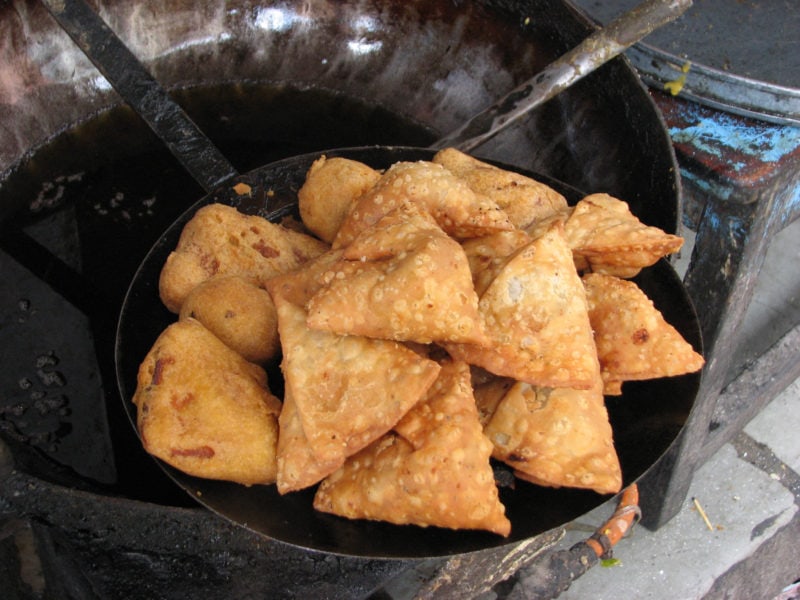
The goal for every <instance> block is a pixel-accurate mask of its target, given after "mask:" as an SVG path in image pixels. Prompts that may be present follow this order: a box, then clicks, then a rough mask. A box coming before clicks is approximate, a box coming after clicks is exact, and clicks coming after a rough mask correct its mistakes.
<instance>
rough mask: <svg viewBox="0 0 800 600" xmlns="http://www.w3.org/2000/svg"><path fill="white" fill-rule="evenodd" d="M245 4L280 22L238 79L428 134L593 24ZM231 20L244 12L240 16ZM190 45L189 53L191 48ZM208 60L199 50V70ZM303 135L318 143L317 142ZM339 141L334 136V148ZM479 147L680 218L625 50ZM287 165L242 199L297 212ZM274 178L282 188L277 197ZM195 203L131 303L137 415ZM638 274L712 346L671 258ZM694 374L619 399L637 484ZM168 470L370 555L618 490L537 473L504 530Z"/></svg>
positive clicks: (332, 545)
mask: <svg viewBox="0 0 800 600" xmlns="http://www.w3.org/2000/svg"><path fill="white" fill-rule="evenodd" d="M237 10H241V11H242V12H241V13H237V15H238V14H244V12H245V11H251V13H250V14H251V20H250V21H248V24H250V25H253V26H255V24H256V23H258V24H259V26H261V25H263V26H264V27H265V29H268V30H269V31H268V35H266V36H265V37H266V38H267V39H268V44H267V45H266V46H264V47H259V49H258V50H257V51H256V53H255V54H257V53H258V52H262V53H263V55H264V56H267V57H269V58H270V59H272V60H271V61H265V65H266V66H265V67H264V72H263V73H260V74H258V75H257V76H256V75H254V73H256V72H257V70H258V69H256V68H255V67H254V66H253V65H254V63H256V62H257V58H256V57H255V55H254V54H244V53H242V54H240V55H238V58H239V63H237V64H233V65H229V66H228V68H229V69H230V75H229V77H230V78H233V79H241V78H240V77H237V74H241V73H246V74H247V75H245V76H243V77H244V78H246V77H247V76H250V77H253V76H256V77H261V78H263V79H264V80H267V81H277V82H286V81H288V82H290V83H291V84H292V85H295V86H297V87H298V88H301V89H302V88H303V87H304V86H308V87H314V86H319V87H320V88H324V89H329V90H333V91H335V92H337V93H342V94H344V95H348V96H351V97H357V98H359V99H360V100H364V101H366V102H371V103H373V104H375V105H379V106H381V107H383V108H385V109H386V110H389V111H391V112H395V113H398V114H402V115H403V116H405V117H406V118H408V119H411V120H414V121H415V122H416V123H418V124H420V125H421V126H423V127H427V128H428V129H429V130H430V132H431V135H430V138H429V139H428V140H416V143H420V142H425V141H430V140H433V139H435V138H436V137H437V134H438V133H440V132H443V131H449V130H451V129H452V128H453V127H455V126H456V125H458V124H459V123H461V122H463V121H465V120H466V119H467V118H468V117H470V116H472V115H473V114H475V113H476V112H477V111H478V110H479V109H480V108H482V107H483V106H484V105H485V104H486V103H487V102H486V101H487V100H492V99H494V98H496V97H498V96H499V95H500V94H501V93H504V92H505V91H507V90H508V89H510V88H512V87H513V85H514V84H515V83H517V82H518V81H521V80H523V79H525V78H527V77H529V76H530V75H531V73H532V72H536V71H537V70H538V68H540V67H541V66H542V65H544V64H545V63H547V62H549V61H550V60H552V58H553V57H554V56H556V55H558V54H561V53H562V52H563V51H565V50H566V49H568V48H569V47H571V46H573V45H574V44H575V43H576V41H577V40H579V39H580V38H582V37H583V36H584V35H585V34H586V32H587V31H588V29H587V26H586V24H585V23H584V22H583V21H581V20H580V19H579V18H578V17H577V16H576V15H575V13H574V12H573V11H572V10H571V9H570V8H569V7H568V6H566V5H562V4H554V3H552V2H524V3H523V2H520V3H514V2H476V3H452V2H448V1H443V2H425V3H404V2H399V3H391V2H385V3H369V4H366V3H361V2H330V3H329V2H313V3H310V4H309V3H291V2H287V3H282V4H280V5H274V6H257V5H250V4H247V3H243V6H242V7H239V8H237ZM270 10H273V11H276V12H274V13H270V12H269V11H270ZM230 18H231V19H234V16H233V13H231V16H230ZM270 19H272V20H270ZM122 21H123V22H124V19H123V20H122ZM278 21H280V23H279V22H278ZM252 35H254V36H255V35H256V34H252ZM224 44H225V42H221V43H220V45H221V46H224ZM270 44H271V45H270ZM245 45H246V44H245ZM178 46H179V49H178V52H183V51H185V50H186V48H188V47H190V46H180V44H179V45H178ZM348 48H349V50H348ZM354 48H360V49H361V50H355V49H354ZM362 51H363V53H361V54H359V52H362ZM234 55H236V54H234ZM216 58H217V56H216V55H214V56H212V57H211V59H210V61H209V62H213V61H214V60H215V59H216ZM159 60H162V61H163V64H156V67H159V69H157V70H160V72H163V73H166V74H167V75H169V76H170V77H172V78H175V72H173V71H171V70H170V68H169V57H166V58H163V57H162V58H161V59H159ZM156 62H158V61H156ZM203 68H204V66H203V64H202V61H198V69H199V70H202V69H203ZM177 79H180V77H178V78H177ZM223 79H224V77H223ZM298 118H302V115H299V116H298ZM331 118H335V115H331ZM209 122H210V123H211V127H210V128H209V129H211V130H214V132H215V133H219V135H220V136H221V137H224V136H225V131H224V129H225V127H224V125H221V124H220V123H219V122H216V121H215V120H214V119H213V118H211V119H209ZM314 135H320V139H324V137H325V132H324V131H323V132H317V131H313V132H308V136H309V137H313V136H314ZM351 141H352V140H348V139H344V140H342V142H343V143H349V142H351ZM368 141H370V142H373V143H391V142H392V141H394V140H392V139H385V138H382V132H381V131H380V130H379V128H378V129H377V130H376V132H375V133H374V134H373V137H372V138H371V139H369V140H368ZM305 142H306V145H312V146H313V140H312V141H311V142H309V141H308V140H305ZM331 145H334V144H331V143H330V142H329V141H326V143H325V144H324V146H322V147H328V146H331ZM355 152H356V154H354V155H352V156H354V157H356V158H359V159H360V160H364V161H365V162H368V163H370V164H373V165H374V166H376V167H385V166H388V164H389V163H391V162H394V161H396V160H399V159H401V158H402V159H408V158H411V157H424V156H426V154H425V153H424V152H423V153H422V154H420V153H419V152H420V151H417V150H414V151H409V150H407V149H404V148H388V149H384V150H382V151H380V152H378V153H374V152H373V149H372V148H366V149H364V150H356V151H355ZM408 152H412V154H411V155H409V154H408ZM329 154H330V153H329ZM480 154H482V155H484V156H487V157H491V158H494V159H500V160H503V161H505V162H506V163H509V164H512V165H515V166H516V167H517V168H522V169H530V170H533V171H536V172H537V173H541V174H543V175H541V176H540V175H537V176H540V177H542V178H546V180H547V181H549V182H550V183H551V184H552V185H554V186H555V187H558V188H560V189H562V191H563V192H564V193H565V194H566V195H567V196H569V197H570V198H571V199H573V200H574V199H576V193H577V192H575V191H574V189H575V188H577V189H580V190H584V191H608V192H610V193H613V194H615V195H617V196H619V197H622V198H624V199H626V200H627V201H629V202H630V204H631V206H632V208H633V210H634V212H636V213H637V214H638V215H639V216H640V217H641V218H642V219H643V220H644V221H646V222H648V223H651V224H654V225H657V226H659V227H661V228H663V229H665V230H667V231H670V232H673V231H675V230H676V229H677V221H678V215H679V214H680V206H679V191H678V189H679V188H678V183H677V170H676V166H675V162H674V158H673V156H672V153H671V148H670V144H669V139H668V136H667V135H666V132H665V131H664V128H663V124H662V122H661V120H660V118H659V116H658V114H657V112H656V111H655V109H654V107H653V105H652V103H651V101H650V99H649V97H648V96H647V93H646V91H645V90H644V88H643V87H642V86H641V84H640V83H639V81H638V79H637V78H636V77H635V75H634V74H633V73H632V71H631V70H630V68H629V67H628V66H627V65H626V64H625V63H624V62H623V61H621V60H620V61H615V63H614V64H610V65H608V66H607V67H604V68H603V69H601V70H600V71H598V73H596V74H595V75H594V76H591V77H589V78H587V79H586V80H585V81H584V82H582V83H580V84H578V85H577V86H575V87H574V88H572V89H570V90H569V91H567V92H565V93H564V94H562V95H560V96H559V97H558V98H557V99H556V100H554V101H552V102H550V103H548V104H547V105H546V106H544V107H542V108H541V109H539V110H537V111H535V112H534V113H533V114H531V115H530V118H529V119H527V120H526V121H525V123H524V124H523V125H520V126H518V127H515V128H513V129H511V130H509V131H507V132H506V133H504V134H503V135H501V136H498V138H496V139H495V140H493V141H492V142H490V143H488V144H487V145H486V146H484V147H482V148H481V152H480ZM313 156H316V154H314V155H312V156H309V157H308V158H307V160H308V161H309V163H310V160H311V159H312V157H313ZM293 173H295V174H296V173H297V171H296V170H293ZM544 174H546V175H544ZM285 175H286V173H282V172H281V163H280V162H278V163H274V164H271V165H269V166H268V167H266V168H263V169H262V168H260V169H257V170H256V171H253V172H250V173H248V174H246V175H243V176H241V179H242V180H244V181H247V182H249V183H250V184H251V185H252V186H253V188H254V190H255V194H254V197H255V199H256V202H255V203H253V204H248V205H243V204H240V206H239V208H240V209H241V210H243V211H246V212H259V213H260V214H263V215H265V216H271V215H272V214H273V211H274V210H290V208H283V209H281V208H280V206H281V204H283V203H290V202H291V201H292V200H293V199H294V193H295V192H296V189H297V187H298V186H299V181H298V180H297V179H296V177H295V178H288V177H286V176H285ZM548 176H549V177H548ZM550 178H553V179H550ZM560 181H564V182H568V183H569V184H570V185H571V186H575V188H570V187H568V186H567V185H566V184H562V183H559V182H560ZM229 183H232V182H229ZM268 188H269V189H272V190H275V191H276V194H275V197H274V198H271V199H270V201H269V203H266V202H265V194H264V190H266V189H268ZM212 200H214V201H221V202H228V203H240V199H238V198H234V197H231V195H230V192H229V186H224V187H222V188H220V189H219V190H217V191H215V192H214V193H212V195H211V196H209V197H207V198H206V199H205V200H203V202H209V201H212ZM195 208H196V207H193V208H190V209H189V210H188V211H187V212H186V213H185V214H184V216H183V217H181V218H180V219H179V220H178V221H177V222H176V223H175V224H174V225H173V226H172V227H171V228H170V229H169V230H168V231H167V232H166V233H165V234H164V235H163V236H162V237H161V238H160V239H159V241H158V243H157V244H156V245H155V246H154V248H153V250H152V251H151V252H150V254H148V255H147V257H146V258H145V260H144V262H143V263H142V266H141V268H140V270H139V271H138V272H137V273H136V274H135V276H134V279H133V283H132V285H131V288H130V291H129V293H128V295H127V298H126V301H125V304H124V306H123V308H122V312H121V317H120V322H119V330H118V341H117V348H116V351H117V367H118V374H119V383H120V391H121V392H122V395H123V399H124V401H125V403H126V404H125V406H126V410H128V411H131V410H132V407H131V406H130V403H129V399H130V397H131V395H132V393H133V389H134V388H133V386H134V385H135V384H134V378H135V372H136V368H137V367H138V364H139V362H140V361H141V360H142V358H143V357H144V354H145V353H146V351H147V349H149V347H150V345H151V344H152V342H153V341H154V340H155V337H156V336H157V335H158V333H159V332H160V331H161V330H162V329H163V328H164V327H165V326H166V324H167V323H168V322H170V321H171V319H172V318H173V317H172V316H171V315H169V314H168V313H166V311H165V309H163V307H161V305H160V303H159V302H158V297H157V293H156V290H155V286H156V284H157V274H158V270H160V267H161V264H163V259H164V258H165V257H166V253H167V252H168V251H169V250H170V249H172V247H174V244H175V242H176V240H177V235H178V233H179V231H180V227H182V225H183V224H184V223H185V222H186V220H188V218H189V217H190V215H191V214H192V213H193V211H194V209H195ZM640 285H642V287H643V288H644V289H645V290H646V291H647V292H648V294H649V295H650V296H651V297H652V298H653V299H654V300H655V302H656V304H657V305H658V306H659V308H661V309H662V310H663V311H664V313H665V316H666V317H667V319H668V320H670V322H672V323H673V324H675V325H676V326H677V327H678V329H679V330H680V331H681V332H682V333H683V334H684V336H686V337H687V339H689V341H690V342H692V343H693V344H695V346H696V347H699V336H698V333H697V328H696V324H695V319H694V315H693V311H692V308H691V305H690V303H689V301H688V299H687V298H686V296H685V294H684V293H683V289H682V286H681V284H680V281H679V279H678V278H677V277H676V276H675V274H674V272H673V271H672V270H671V268H670V267H669V266H668V265H667V264H666V263H665V262H662V263H659V265H657V266H656V267H654V268H652V269H650V270H648V271H647V272H645V273H644V274H643V275H642V276H641V278H640ZM696 384H697V377H696V376H687V377H683V378H677V379H671V380H664V381H656V382H648V383H642V384H626V388H625V395H624V396H623V397H622V398H620V399H614V400H610V401H609V410H610V413H611V416H612V421H613V425H614V429H615V434H616V439H617V444H618V448H619V452H620V456H621V459H622V463H623V471H624V475H625V481H626V483H629V482H631V481H634V480H636V479H637V478H638V477H640V476H641V474H642V473H644V472H645V471H646V470H647V469H648V468H649V467H651V466H652V465H653V464H654V463H655V462H656V461H657V460H658V458H659V457H660V456H661V455H662V454H663V452H664V451H665V450H666V448H667V447H668V446H669V445H670V443H672V441H673V440H674V439H675V437H676V435H677V433H678V432H679V431H680V428H681V426H682V425H683V422H684V421H685V418H686V416H687V414H688V411H689V408H690V407H691V404H692V400H693V396H694V391H695V389H696ZM165 469H167V470H168V471H169V473H170V475H171V476H172V477H173V478H174V479H175V480H176V481H177V482H178V483H179V484H180V485H181V486H183V487H185V488H186V489H187V490H188V491H189V492H190V493H191V495H192V496H193V497H194V498H196V499H197V500H199V501H200V502H202V503H204V504H206V505H207V506H209V507H210V508H212V509H213V510H215V511H217V512H219V513H220V514H222V515H223V516H225V517H227V518H229V519H231V520H232V521H234V522H236V523H239V524H241V525H243V526H245V527H249V528H251V529H253V530H255V531H258V532H260V533H263V534H265V535H266V536H268V537H270V538H273V539H278V540H282V541H285V542H288V543H291V544H295V545H299V546H302V547H308V548H314V549H319V550H324V551H329V552H335V553H342V554H352V555H359V556H389V557H420V556H433V555H445V554H452V553H458V552H465V551H470V550H476V549H480V548H486V547H490V546H493V545H497V544H503V543H508V542H512V541H517V540H520V539H525V538H528V537H531V536H533V535H536V534H537V533H540V532H543V531H547V530H548V529H551V528H553V527H557V526H560V525H563V524H565V523H567V522H569V521H571V520H572V519H574V518H575V517H577V516H579V515H581V514H583V513H585V512H586V511H588V510H590V509H591V508H593V507H594V506H596V505H598V504H599V503H601V502H603V501H604V500H605V498H603V497H600V496H597V495H595V494H593V493H590V492H577V491H570V490H548V489H544V488H537V487H535V486H528V485H520V486H518V487H517V489H516V490H505V491H504V492H503V501H504V502H505V503H506V505H507V507H508V509H509V513H510V515H511V518H512V522H513V526H514V530H513V533H512V537H511V538H509V539H508V540H504V539H500V538H496V537H494V536H491V535H489V534H478V533H469V532H449V531H440V530H436V529H430V530H420V529H418V528H401V527H396V526H388V525H381V524H374V523H364V522H347V521H343V520H340V519H337V518H335V517H330V516H326V515H320V514H317V513H314V512H313V511H312V509H311V504H310V497H309V494H303V493H300V494H293V495H290V496H288V497H279V496H278V495H277V493H276V492H275V491H274V489H272V488H262V487H256V488H249V489H248V488H243V487H240V486H235V485H229V484H224V483H219V482H212V481H203V480H197V479H194V478H191V477H188V476H186V475H183V474H181V473H178V472H173V471H172V470H171V469H169V468H168V467H165ZM143 484H144V482H143Z"/></svg>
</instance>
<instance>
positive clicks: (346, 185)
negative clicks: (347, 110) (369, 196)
mask: <svg viewBox="0 0 800 600" xmlns="http://www.w3.org/2000/svg"><path fill="white" fill-rule="evenodd" d="M380 176H381V174H380V173H379V172H378V171H376V170H375V169H373V168H371V167H369V166H367V165H365V164H364V163H361V162H358V161H355V160H350V159H347V158H339V157H334V158H326V157H324V156H322V157H320V158H318V159H317V160H315V161H314V164H312V165H311V168H310V169H309V170H308V174H307V175H306V181H305V183H304V184H303V187H301V188H300V190H299V191H298V193H297V198H298V201H299V208H300V218H301V219H302V220H303V223H304V224H305V226H306V227H308V229H309V231H312V232H313V233H315V234H316V235H317V236H318V237H319V238H320V239H321V240H323V241H325V242H328V243H330V242H332V241H333V238H334V237H336V232H337V231H339V227H340V225H341V224H342V222H343V221H344V218H345V217H346V216H347V214H348V213H349V212H350V208H351V207H352V206H353V204H354V203H355V200H356V199H357V198H358V197H359V196H361V194H363V193H364V192H366V191H367V190H368V189H369V188H371V187H372V186H373V185H375V183H376V182H377V181H378V179H380Z"/></svg>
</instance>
